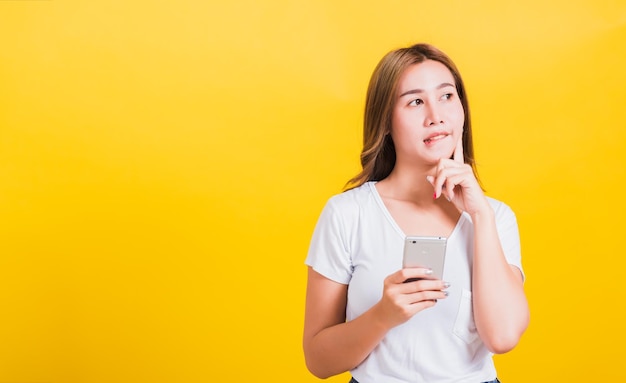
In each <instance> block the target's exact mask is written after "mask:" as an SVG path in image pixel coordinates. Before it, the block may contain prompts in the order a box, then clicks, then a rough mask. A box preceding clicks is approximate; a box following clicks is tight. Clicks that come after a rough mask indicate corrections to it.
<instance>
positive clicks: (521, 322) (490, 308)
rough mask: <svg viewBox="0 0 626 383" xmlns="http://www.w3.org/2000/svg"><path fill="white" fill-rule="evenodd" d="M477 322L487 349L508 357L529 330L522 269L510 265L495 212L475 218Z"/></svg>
mask: <svg viewBox="0 0 626 383" xmlns="http://www.w3.org/2000/svg"><path fill="white" fill-rule="evenodd" d="M472 221H473V222H474V266H473V275H472V300H473V308H474V321H475V322H476V328H477V329H478V333H479V334H480V337H481V339H482V340H483V342H484V343H485V345H486V346H487V348H488V349H489V350H490V351H492V352H494V353H496V354H500V353H505V352H507V351H510V350H511V349H513V347H515V346H516V345H517V343H518V342H519V339H520V337H521V336H522V334H523V333H524V331H525V330H526V327H528V321H529V310H528V302H527V301H526V295H525V294H524V287H523V280H522V273H521V271H520V269H518V268H517V267H515V266H512V265H510V264H508V262H507V260H506V258H505V257H504V253H503V251H502V245H501V243H500V239H499V237H498V232H497V229H496V220H495V217H494V212H493V209H491V207H490V206H489V209H485V210H484V211H482V212H477V213H474V214H473V215H472Z"/></svg>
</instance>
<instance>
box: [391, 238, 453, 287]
mask: <svg viewBox="0 0 626 383" xmlns="http://www.w3.org/2000/svg"><path fill="white" fill-rule="evenodd" d="M446 242H447V238H445V237H422V236H408V237H406V239H405V240H404V256H403V259H402V267H403V268H405V267H427V268H429V269H431V270H432V271H433V274H432V275H433V277H435V278H437V279H442V278H443V264H444V261H445V258H446ZM417 279H418V278H411V280H407V282H411V281H412V280H417Z"/></svg>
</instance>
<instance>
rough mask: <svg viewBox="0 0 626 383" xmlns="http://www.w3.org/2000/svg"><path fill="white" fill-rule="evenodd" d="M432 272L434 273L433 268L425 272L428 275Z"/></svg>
mask: <svg viewBox="0 0 626 383" xmlns="http://www.w3.org/2000/svg"><path fill="white" fill-rule="evenodd" d="M432 273H433V271H432V270H431V269H428V270H426V273H425V274H426V275H430V274H432Z"/></svg>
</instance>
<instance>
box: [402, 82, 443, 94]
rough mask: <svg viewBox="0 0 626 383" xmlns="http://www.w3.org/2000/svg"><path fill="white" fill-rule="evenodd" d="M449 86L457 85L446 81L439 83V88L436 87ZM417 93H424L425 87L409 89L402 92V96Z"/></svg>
mask: <svg viewBox="0 0 626 383" xmlns="http://www.w3.org/2000/svg"><path fill="white" fill-rule="evenodd" d="M448 86H451V87H453V88H455V86H454V85H452V84H450V83H449V82H444V83H442V84H439V85H438V86H437V88H436V89H442V88H445V87H448ZM415 93H424V90H423V89H411V90H407V91H406V92H404V93H402V94H401V95H400V97H404V96H406V95H409V94H415Z"/></svg>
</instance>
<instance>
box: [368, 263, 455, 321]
mask: <svg viewBox="0 0 626 383" xmlns="http://www.w3.org/2000/svg"><path fill="white" fill-rule="evenodd" d="M415 279H417V280H415ZM408 280H412V281H408ZM449 286H450V284H448V283H446V282H444V281H442V280H439V279H433V276H432V271H431V270H430V269H424V268H419V267H411V268H404V269H400V270H398V271H396V272H395V273H393V274H390V275H389V276H387V278H385V281H384V287H383V297H382V298H381V299H380V301H379V302H378V304H377V306H378V307H377V308H378V310H377V311H379V313H380V319H381V320H382V321H384V322H385V324H386V325H387V326H388V327H389V328H392V327H395V326H398V325H400V324H402V323H404V322H406V321H408V320H409V319H411V317H413V315H415V314H417V313H418V312H420V311H422V310H424V309H427V308H429V307H433V306H434V305H435V304H436V303H437V300H438V299H444V298H445V297H447V296H448V293H447V291H445V289H447V288H448V287H449Z"/></svg>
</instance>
